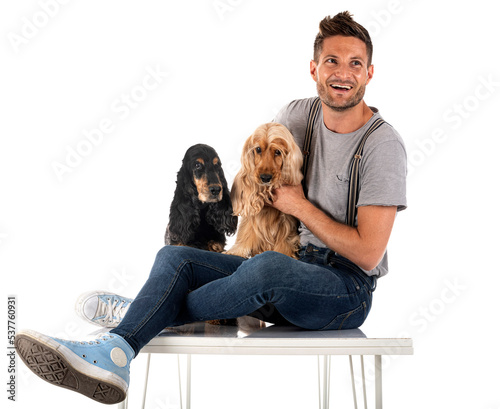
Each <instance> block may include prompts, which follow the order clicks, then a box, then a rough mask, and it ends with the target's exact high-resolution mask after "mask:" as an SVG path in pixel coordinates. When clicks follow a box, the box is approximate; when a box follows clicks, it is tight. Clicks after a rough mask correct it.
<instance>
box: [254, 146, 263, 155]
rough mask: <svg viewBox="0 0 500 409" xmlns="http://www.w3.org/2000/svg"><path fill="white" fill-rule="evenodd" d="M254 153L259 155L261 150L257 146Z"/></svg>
mask: <svg viewBox="0 0 500 409" xmlns="http://www.w3.org/2000/svg"><path fill="white" fill-rule="evenodd" d="M255 152H257V153H259V154H260V153H262V149H260V147H259V146H257V147H256V148H255Z"/></svg>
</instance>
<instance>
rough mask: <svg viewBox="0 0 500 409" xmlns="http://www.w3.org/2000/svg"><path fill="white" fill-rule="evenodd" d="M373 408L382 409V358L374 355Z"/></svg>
mask: <svg viewBox="0 0 500 409" xmlns="http://www.w3.org/2000/svg"><path fill="white" fill-rule="evenodd" d="M375 408H376V409H382V356H381V355H375Z"/></svg>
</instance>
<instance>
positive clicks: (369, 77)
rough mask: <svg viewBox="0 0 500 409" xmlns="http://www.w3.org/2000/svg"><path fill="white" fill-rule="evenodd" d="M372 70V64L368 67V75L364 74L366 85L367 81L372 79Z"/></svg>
mask: <svg viewBox="0 0 500 409" xmlns="http://www.w3.org/2000/svg"><path fill="white" fill-rule="evenodd" d="M373 70H374V67H373V64H372V65H370V66H369V67H368V75H367V76H366V84H365V85H368V83H369V82H370V81H371V80H372V78H373Z"/></svg>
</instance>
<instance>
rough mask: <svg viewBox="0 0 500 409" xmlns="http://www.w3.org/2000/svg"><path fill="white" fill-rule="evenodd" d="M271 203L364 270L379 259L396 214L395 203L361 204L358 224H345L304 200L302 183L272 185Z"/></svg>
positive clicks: (372, 265) (371, 266)
mask: <svg viewBox="0 0 500 409" xmlns="http://www.w3.org/2000/svg"><path fill="white" fill-rule="evenodd" d="M272 206H273V207H274V208H275V209H278V210H280V211H282V212H283V213H287V214H290V215H292V216H294V217H296V218H297V219H299V220H300V221H302V223H304V224H305V225H306V226H307V228H308V229H309V230H310V231H311V232H312V234H314V235H315V236H316V237H317V238H318V239H320V240H321V241H322V242H323V243H325V245H326V246H327V247H328V248H330V249H332V250H334V251H336V252H338V253H339V254H340V255H342V256H344V257H346V258H348V259H349V260H351V261H352V262H353V263H355V264H357V265H358V266H360V267H361V268H363V269H365V270H372V269H374V268H375V267H376V266H377V264H378V263H379V262H380V260H381V258H382V256H383V255H384V253H385V248H386V247H387V243H388V241H389V237H390V234H391V230H392V226H393V223H394V219H395V218H396V206H362V207H359V208H358V226H357V227H351V226H347V225H346V224H343V223H339V222H336V221H335V220H333V219H331V218H330V217H329V216H328V215H326V214H325V213H324V212H323V211H322V210H320V209H318V208H317V207H315V206H314V205H313V204H312V203H311V202H310V201H309V200H307V199H306V198H305V196H304V191H303V190H302V185H297V186H288V185H285V186H282V187H281V188H279V189H275V190H274V191H273V204H272Z"/></svg>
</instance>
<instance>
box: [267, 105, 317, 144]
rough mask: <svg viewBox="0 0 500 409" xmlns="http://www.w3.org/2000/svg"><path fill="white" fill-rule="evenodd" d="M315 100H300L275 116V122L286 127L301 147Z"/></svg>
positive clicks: (285, 107) (286, 106)
mask: <svg viewBox="0 0 500 409" xmlns="http://www.w3.org/2000/svg"><path fill="white" fill-rule="evenodd" d="M313 100H314V98H307V99H298V100H295V101H292V102H290V103H289V104H287V105H285V106H284V107H283V108H282V109H281V110H280V111H279V112H278V114H277V115H276V116H275V118H274V120H273V122H276V123H278V124H281V125H283V126H285V127H286V128H287V129H288V130H289V131H290V133H291V134H292V135H293V137H294V138H295V142H297V145H299V146H300V147H301V146H302V145H303V143H304V136H305V133H306V127H307V117H308V115H309V110H310V109H311V105H312V102H313Z"/></svg>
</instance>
